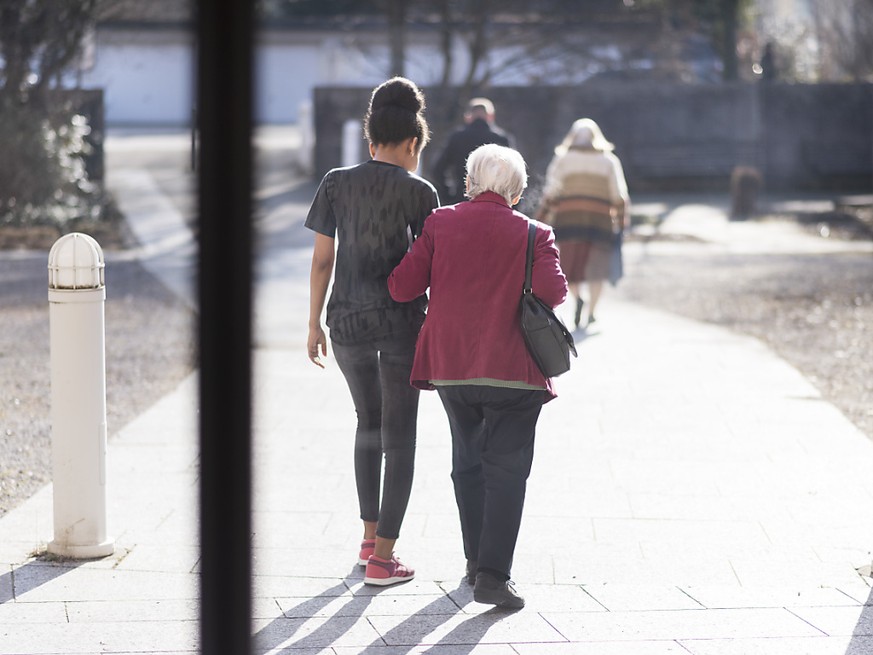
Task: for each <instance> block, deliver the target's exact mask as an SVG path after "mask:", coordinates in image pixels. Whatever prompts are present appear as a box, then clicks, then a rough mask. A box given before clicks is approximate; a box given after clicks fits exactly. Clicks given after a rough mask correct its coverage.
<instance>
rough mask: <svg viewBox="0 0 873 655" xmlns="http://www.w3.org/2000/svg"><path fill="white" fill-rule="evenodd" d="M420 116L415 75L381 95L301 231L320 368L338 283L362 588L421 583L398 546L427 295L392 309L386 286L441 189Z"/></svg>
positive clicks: (336, 329) (334, 320)
mask: <svg viewBox="0 0 873 655" xmlns="http://www.w3.org/2000/svg"><path fill="white" fill-rule="evenodd" d="M424 108H425V101H424V94H423V93H422V92H421V90H420V89H419V88H418V87H417V86H416V85H415V84H414V83H413V82H411V81H410V80H408V79H405V78H402V77H395V78H392V79H390V80H388V81H386V82H384V83H383V84H380V85H379V86H378V87H376V88H375V89H374V90H373V93H372V96H371V97H370V104H369V107H368V109H367V113H366V116H365V118H364V131H365V135H366V137H367V140H368V142H369V144H370V160H368V161H366V162H364V163H361V164H358V165H356V166H351V167H347V168H335V169H333V170H331V171H329V172H328V173H327V174H326V175H325V176H324V178H323V179H322V181H321V184H320V186H319V187H318V191H317V192H316V194H315V199H314V200H313V201H312V206H311V207H310V209H309V215H308V216H307V218H306V223H305V225H306V227H307V228H309V229H311V230H313V231H314V232H315V245H314V248H313V253H312V271H311V274H310V306H309V337H308V339H307V348H308V354H309V359H310V360H311V361H312V362H313V363H314V364H315V365H317V366H320V367H322V368H324V364H323V363H322V361H321V359H322V357H326V356H327V353H328V348H327V337H326V336H325V332H324V329H323V327H322V323H321V315H322V312H323V310H324V306H325V300H326V298H327V289H328V286H329V284H330V281H331V277H333V289H332V291H331V295H330V299H329V300H327V312H326V324H327V326H328V328H329V330H330V342H331V348H332V350H333V355H334V357H335V359H336V362H337V364H338V365H339V368H340V371H342V373H343V376H344V377H345V379H346V382H347V384H348V387H349V391H350V393H351V396H352V401H353V403H354V406H355V411H356V413H357V417H358V424H357V429H356V431H355V447H354V463H355V481H356V485H357V492H358V503H359V505H360V512H361V519H362V520H363V522H364V534H363V540H362V542H361V547H360V551H359V553H358V556H357V560H358V563H359V564H360V565H362V566H366V572H365V577H364V582H365V583H367V584H373V585H380V586H384V585H390V584H395V583H398V582H405V581H407V580H411V579H412V578H413V577H414V575H415V572H414V571H413V570H412V569H411V568H410V567H408V566H406V565H404V564H403V563H402V562H400V560H398V559H397V556H396V555H395V554H394V544H395V542H396V540H397V538H398V537H399V535H400V526H401V523H402V522H403V517H404V515H405V513H406V507H407V504H408V502H409V494H410V491H411V488H412V476H413V469H414V460H415V440H416V422H417V418H418V394H419V392H418V390H417V389H414V388H413V387H412V386H410V384H409V378H410V372H411V370H412V361H413V358H414V355H415V342H416V338H417V336H418V332H419V330H420V328H421V325H422V323H423V322H424V313H425V307H426V305H427V299H426V297H425V296H424V295H421V296H419V297H417V298H415V299H413V300H411V301H410V302H404V303H399V302H395V301H394V300H393V299H392V298H391V296H390V294H389V293H388V286H387V278H388V274H389V273H391V271H392V270H393V269H394V267H395V266H396V265H397V264H398V263H400V260H401V259H403V256H404V255H405V254H406V251H407V250H408V249H409V246H410V244H411V241H412V240H414V239H415V238H417V237H418V236H419V235H420V234H421V230H422V226H423V224H424V219H425V218H426V217H427V216H428V215H429V214H430V213H431V211H432V210H433V209H434V208H436V207H438V206H439V198H438V197H437V192H436V190H435V189H434V187H433V186H432V185H431V184H430V183H429V182H427V181H426V180H424V179H422V178H421V177H418V176H417V175H416V174H415V173H414V171H415V170H417V168H418V164H419V157H420V155H421V150H422V148H424V146H425V145H426V144H427V141H428V138H429V136H430V134H429V131H428V126H427V121H426V120H425V118H424ZM334 271H335V272H334ZM383 456H384V468H383ZM380 487H381V491H382V493H381V498H380Z"/></svg>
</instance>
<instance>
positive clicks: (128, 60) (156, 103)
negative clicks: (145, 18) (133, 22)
mask: <svg viewBox="0 0 873 655" xmlns="http://www.w3.org/2000/svg"><path fill="white" fill-rule="evenodd" d="M82 86H84V87H86V88H102V89H103V90H104V102H105V111H106V122H107V124H108V125H132V124H133V125H189V124H190V122H191V111H192V108H193V103H194V95H195V93H194V54H193V45H192V39H191V37H190V35H188V34H185V33H181V32H180V33H179V34H176V35H172V34H169V35H167V34H152V33H120V32H113V33H112V34H111V35H109V36H104V35H101V36H98V39H97V48H96V52H95V56H94V66H93V67H92V68H91V69H90V70H88V71H85V72H84V74H83V75H82Z"/></svg>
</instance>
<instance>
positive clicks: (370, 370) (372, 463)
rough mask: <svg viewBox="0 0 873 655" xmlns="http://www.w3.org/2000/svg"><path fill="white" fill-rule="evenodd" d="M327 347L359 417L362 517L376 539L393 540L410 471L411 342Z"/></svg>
mask: <svg viewBox="0 0 873 655" xmlns="http://www.w3.org/2000/svg"><path fill="white" fill-rule="evenodd" d="M332 346H333V352H334V356H335V357H336V361H337V364H338V365H339V368H340V370H341V371H342V373H343V376H345V378H346V383H347V384H348V385H349V391H350V392H351V394H352V402H353V403H354V405H355V413H356V414H357V416H358V425H357V429H356V430H355V483H356V485H357V490H358V503H359V505H360V510H361V519H362V520H364V521H374V522H378V525H377V527H376V534H377V535H378V536H380V537H383V538H385V539H397V537H399V536H400V525H401V523H403V517H404V515H405V514H406V507H407V505H408V504H409V494H410V492H411V491H412V475H413V472H414V469H415V438H416V420H417V418H418V394H419V391H418V389H415V388H413V387H412V386H411V385H410V384H409V375H410V373H411V371H412V359H413V357H414V356H415V339H414V337H413V338H409V339H405V340H385V341H377V342H374V343H367V344H354V345H341V344H338V343H332ZM383 455H384V459H385V477H384V481H383V479H382V458H383ZM380 487H381V489H382V497H381V503H380V498H379V489H380Z"/></svg>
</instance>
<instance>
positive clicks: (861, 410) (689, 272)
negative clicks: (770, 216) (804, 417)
mask: <svg viewBox="0 0 873 655" xmlns="http://www.w3.org/2000/svg"><path fill="white" fill-rule="evenodd" d="M781 220H785V217H782V219H781ZM793 220H795V221H797V222H799V223H800V225H801V226H805V227H806V229H809V230H810V231H814V232H816V233H819V234H822V233H824V234H828V237H827V238H831V239H843V240H849V241H862V240H863V241H869V240H870V239H871V232H870V231H869V230H866V229H864V228H863V227H862V226H861V225H859V224H857V223H852V222H848V223H847V222H846V221H845V217H841V216H833V215H820V216H818V217H816V218H815V219H814V220H811V219H810V217H793ZM825 228H826V229H825ZM677 246H678V247H679V249H680V252H678V253H677V252H676V248H673V249H671V252H670V254H662V255H656V254H649V255H647V256H645V257H643V258H641V259H640V261H638V262H635V263H634V265H633V266H630V267H628V268H629V270H628V271H627V275H626V276H625V278H624V279H623V280H622V281H621V282H620V284H619V286H618V288H617V289H608V290H607V293H610V292H611V293H616V294H617V295H620V296H622V297H624V298H626V299H631V300H635V301H638V302H641V303H644V304H646V305H649V306H652V307H656V308H658V309H662V310H665V311H668V312H671V313H674V314H678V315H681V316H686V317H688V318H692V319H696V320H700V321H705V322H709V323H714V324H717V325H721V326H723V327H726V328H728V329H730V330H733V331H736V332H740V333H744V334H748V335H751V336H754V337H757V338H758V339H760V340H762V341H763V342H764V343H766V344H767V345H769V346H770V348H771V349H772V350H773V351H774V352H776V353H777V354H779V355H780V356H781V357H782V358H783V359H785V360H786V361H788V362H789V363H791V364H792V365H793V366H794V367H796V368H797V369H798V370H800V371H801V372H803V373H804V374H805V375H806V376H807V377H808V378H809V379H810V381H811V382H812V383H813V384H814V385H815V386H816V387H817V388H818V389H819V391H820V392H821V393H822V395H823V396H824V398H826V399H827V400H829V401H830V402H832V403H833V404H834V405H835V406H836V407H838V408H839V409H840V410H841V411H842V412H843V413H844V414H845V415H846V416H847V417H848V418H849V419H850V420H851V421H852V422H853V423H854V424H855V425H856V426H858V427H859V428H860V429H861V430H862V431H863V432H864V433H865V434H866V435H867V436H868V437H870V438H871V439H873V255H871V254H869V253H840V254H811V255H772V254H761V255H748V254H735V255H717V256H713V255H712V254H703V253H702V250H701V248H700V247H699V246H698V244H696V243H694V242H687V243H683V244H681V245H679V244H677ZM683 251H684V252H683Z"/></svg>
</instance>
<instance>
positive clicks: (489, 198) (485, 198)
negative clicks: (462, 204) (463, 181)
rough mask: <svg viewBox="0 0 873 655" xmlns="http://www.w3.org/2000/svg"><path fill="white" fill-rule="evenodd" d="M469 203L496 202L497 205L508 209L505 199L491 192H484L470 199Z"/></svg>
mask: <svg viewBox="0 0 873 655" xmlns="http://www.w3.org/2000/svg"><path fill="white" fill-rule="evenodd" d="M470 202H496V203H497V204H499V205H503V206H504V207H509V203H508V202H506V198H504V197H503V196H501V195H500V194H499V193H494V192H493V191H485V192H483V193H480V194H479V195H478V196H476V197H475V198H472V199H471V200H470Z"/></svg>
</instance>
